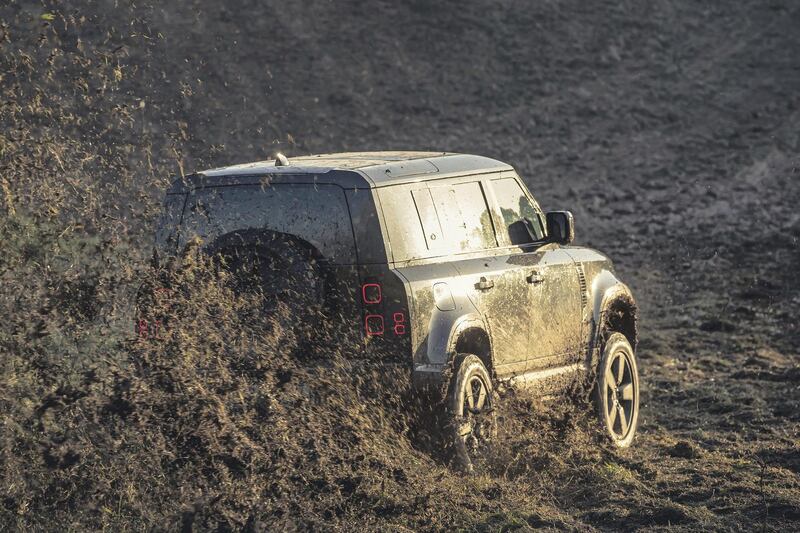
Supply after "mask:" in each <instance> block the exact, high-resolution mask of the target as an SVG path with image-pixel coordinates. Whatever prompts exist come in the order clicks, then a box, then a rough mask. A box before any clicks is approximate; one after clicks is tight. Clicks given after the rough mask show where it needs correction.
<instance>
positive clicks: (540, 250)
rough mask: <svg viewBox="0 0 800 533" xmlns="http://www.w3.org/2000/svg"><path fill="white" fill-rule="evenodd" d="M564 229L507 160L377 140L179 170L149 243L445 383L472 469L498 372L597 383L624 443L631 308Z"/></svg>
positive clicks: (370, 353) (634, 387) (607, 265)
mask: <svg viewBox="0 0 800 533" xmlns="http://www.w3.org/2000/svg"><path fill="white" fill-rule="evenodd" d="M573 238H574V225H573V217H572V215H571V214H570V213H569V212H567V211H553V212H547V213H545V212H543V211H542V210H541V209H540V207H539V204H538V203H537V202H536V200H535V199H534V197H533V196H532V195H531V193H530V192H529V190H528V188H527V187H526V186H525V183H524V182H523V180H522V179H521V178H520V176H519V175H518V174H517V173H516V172H515V170H514V169H513V168H512V167H511V166H509V165H507V164H505V163H502V162H500V161H496V160H493V159H489V158H486V157H480V156H475V155H464V154H454V153H428V152H370V153H339V154H325V155H314V156H304V157H296V158H292V159H291V160H289V159H287V158H286V157H284V156H282V155H279V156H278V157H276V159H275V160H269V161H264V162H257V163H251V164H245V165H236V166H229V167H225V168H218V169H214V170H208V171H203V172H198V173H195V174H192V175H189V176H185V177H183V178H180V179H178V180H176V181H175V183H174V184H173V186H172V187H171V188H170V190H169V191H168V193H167V196H166V202H165V208H164V214H163V216H162V220H161V222H160V223H159V227H158V230H157V237H156V244H157V250H159V251H160V252H161V253H177V252H178V251H179V250H181V249H182V248H183V247H185V246H186V245H187V244H188V243H189V242H190V241H192V240H193V239H194V240H197V239H199V241H200V242H202V246H203V247H204V249H205V250H207V251H208V252H209V253H212V254H219V255H221V256H224V257H226V258H227V262H226V264H228V265H231V269H232V270H233V271H234V272H235V273H238V274H237V275H239V276H240V277H241V279H242V285H243V286H244V287H246V286H248V284H251V285H253V284H254V285H255V286H258V287H259V289H260V290H262V291H263V292H264V294H266V295H268V296H269V297H271V298H273V299H274V300H275V301H279V300H283V301H287V302H291V303H293V304H295V306H296V308H297V309H298V310H302V309H303V308H306V307H308V306H319V307H320V308H322V309H325V310H326V311H327V313H326V315H325V316H329V317H334V318H333V320H336V321H338V322H339V324H338V325H339V326H341V327H340V331H341V332H342V339H341V342H342V343H347V344H349V345H354V346H358V353H357V354H356V357H372V358H379V359H381V360H384V361H387V362H396V363H402V364H407V365H408V367H409V369H410V371H411V373H412V378H413V383H414V387H415V390H419V391H420V393H422V392H425V391H431V390H434V391H435V390H439V391H443V396H444V404H446V406H445V409H446V413H447V416H448V417H449V419H450V421H451V424H450V425H449V427H451V428H452V429H451V430H448V431H450V438H451V440H452V444H453V446H454V447H455V450H456V454H457V457H458V458H459V460H460V462H461V464H462V465H463V466H464V467H465V468H467V469H470V468H471V465H472V458H474V456H475V455H476V454H478V453H480V451H481V448H482V447H483V446H484V445H485V444H486V443H487V442H488V441H490V440H491V438H492V436H493V435H494V427H495V420H494V414H493V413H494V405H495V403H496V401H497V400H496V397H497V395H496V394H495V392H494V391H495V388H496V386H497V384H498V383H508V384H510V385H512V386H526V387H532V388H533V389H534V390H536V391H539V392H541V393H542V394H553V393H555V392H558V391H563V390H565V385H566V384H569V383H571V382H574V381H575V380H576V379H584V378H586V379H591V380H593V383H594V387H595V388H594V390H595V402H596V406H597V410H598V414H599V418H600V422H601V423H602V425H603V428H604V431H605V432H606V433H607V435H608V437H609V438H610V440H611V441H612V442H613V443H615V444H616V445H618V446H628V445H629V444H630V443H631V441H632V440H633V437H634V434H635V432H636V427H637V420H638V402H639V380H638V373H637V366H636V358H635V355H634V354H635V349H636V344H637V311H636V304H635V301H634V298H633V296H632V294H631V291H630V290H629V289H628V287H627V286H626V285H625V284H623V283H622V282H621V281H620V280H619V279H618V277H617V275H616V274H615V272H614V269H613V266H612V263H611V261H610V260H609V259H608V258H607V257H605V256H604V255H602V254H601V253H599V252H597V251H594V250H592V249H589V248H585V247H579V246H574V245H572V244H571V243H572V241H573ZM298 320H302V319H301V318H298ZM139 331H140V334H144V335H146V334H147V318H146V317H144V318H142V319H141V320H140V322H139Z"/></svg>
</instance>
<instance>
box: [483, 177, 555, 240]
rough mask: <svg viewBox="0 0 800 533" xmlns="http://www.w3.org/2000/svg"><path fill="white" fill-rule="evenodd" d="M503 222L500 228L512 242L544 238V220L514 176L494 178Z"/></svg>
mask: <svg viewBox="0 0 800 533" xmlns="http://www.w3.org/2000/svg"><path fill="white" fill-rule="evenodd" d="M492 188H493V189H494V195H495V197H496V198H497V204H498V206H499V207H500V214H501V216H502V217H503V223H502V225H501V227H500V228H498V229H499V231H500V232H501V233H505V234H506V235H507V236H508V240H509V242H510V243H511V244H517V245H519V244H527V243H530V242H534V241H538V240H540V239H543V238H544V229H543V228H542V221H541V219H540V218H539V215H538V213H537V212H536V209H535V208H534V207H533V205H532V204H531V202H530V200H528V197H527V196H526V195H525V192H524V191H523V190H522V187H520V185H519V183H517V180H516V179H514V178H500V179H495V180H492Z"/></svg>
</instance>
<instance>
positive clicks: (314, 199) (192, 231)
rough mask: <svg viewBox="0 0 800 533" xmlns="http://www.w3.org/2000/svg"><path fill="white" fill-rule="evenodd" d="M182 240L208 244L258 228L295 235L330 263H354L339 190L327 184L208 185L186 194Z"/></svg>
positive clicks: (342, 196)
mask: <svg viewBox="0 0 800 533" xmlns="http://www.w3.org/2000/svg"><path fill="white" fill-rule="evenodd" d="M183 220H184V224H183V227H184V231H183V232H182V233H183V239H182V242H184V243H185V242H186V240H187V239H190V238H192V237H193V236H197V237H200V238H201V239H202V240H203V242H204V243H206V244H210V243H212V242H213V241H214V240H215V239H217V238H218V237H221V236H223V235H226V234H228V233H230V232H233V231H237V230H249V229H264V230H269V231H275V232H279V233H286V234H289V235H294V236H297V237H299V238H301V239H303V240H305V241H307V242H309V243H310V244H311V245H313V246H314V247H315V248H317V250H319V251H320V253H321V254H322V255H323V256H324V257H325V258H326V259H327V260H328V261H330V262H331V263H333V264H355V262H356V255H355V245H354V243H353V228H352V226H351V224H350V215H349V212H348V209H347V202H346V200H345V195H344V190H343V189H342V188H341V187H339V186H337V185H329V184H322V185H320V184H316V185H312V184H273V185H266V186H260V185H247V186H230V187H214V188H207V189H199V190H195V191H193V192H192V193H190V194H189V197H188V199H187V202H186V208H185V210H184V216H183Z"/></svg>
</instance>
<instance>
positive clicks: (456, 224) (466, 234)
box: [431, 181, 497, 252]
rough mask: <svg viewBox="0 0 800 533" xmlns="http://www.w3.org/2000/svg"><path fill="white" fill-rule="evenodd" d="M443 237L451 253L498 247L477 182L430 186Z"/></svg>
mask: <svg viewBox="0 0 800 533" xmlns="http://www.w3.org/2000/svg"><path fill="white" fill-rule="evenodd" d="M431 196H432V198H433V202H434V205H435V207H436V212H437V213H438V215H439V221H440V222H441V226H442V230H443V233H444V238H445V239H446V240H447V243H448V245H449V246H450V248H451V249H453V251H454V252H470V251H475V250H485V249H487V248H494V247H495V246H497V241H496V240H495V237H494V228H493V227H492V219H491V216H490V215H489V208H488V207H487V205H486V198H485V197H484V195H483V189H481V184H480V182H477V181H473V182H469V183H457V184H455V185H450V186H439V187H432V188H431Z"/></svg>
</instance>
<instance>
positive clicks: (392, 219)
mask: <svg viewBox="0 0 800 533" xmlns="http://www.w3.org/2000/svg"><path fill="white" fill-rule="evenodd" d="M379 197H380V202H381V208H382V209H383V214H384V220H385V223H386V229H387V233H388V236H389V241H390V244H391V249H392V256H393V259H394V261H396V262H398V261H409V260H412V259H422V258H430V257H439V256H443V255H447V254H451V253H459V252H470V251H476V250H485V249H488V248H494V247H496V246H497V240H496V238H495V234H494V227H493V225H492V218H491V215H490V213H489V208H488V206H487V202H486V198H485V196H484V194H483V189H482V186H481V183H480V182H479V181H468V182H462V183H456V184H451V183H447V182H442V183H441V184H439V183H434V184H431V185H430V186H427V185H424V184H423V185H420V184H409V185H396V186H391V187H384V188H381V189H379Z"/></svg>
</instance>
